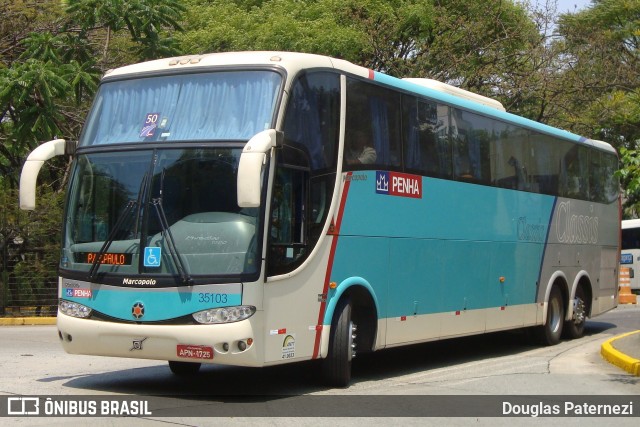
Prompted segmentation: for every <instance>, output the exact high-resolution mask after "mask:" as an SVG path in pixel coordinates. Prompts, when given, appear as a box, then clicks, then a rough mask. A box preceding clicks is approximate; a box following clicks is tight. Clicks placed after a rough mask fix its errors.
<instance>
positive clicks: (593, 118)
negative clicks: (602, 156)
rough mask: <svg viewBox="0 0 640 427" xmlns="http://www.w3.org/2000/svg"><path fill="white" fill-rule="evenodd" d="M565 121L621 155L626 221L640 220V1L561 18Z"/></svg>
mask: <svg viewBox="0 0 640 427" xmlns="http://www.w3.org/2000/svg"><path fill="white" fill-rule="evenodd" d="M558 31H559V33H560V34H561V35H562V36H563V39H564V43H565V46H566V51H567V54H566V57H565V64H566V66H565V69H564V70H562V73H561V76H560V78H561V82H562V85H563V87H564V89H565V93H566V98H565V115H564V121H565V122H566V123H570V127H571V128H572V129H573V130H575V131H577V132H579V133H582V134H584V135H586V136H589V137H592V138H596V139H603V140H606V141H607V142H610V143H612V144H613V145H614V146H615V147H617V148H618V149H619V150H620V153H621V170H620V171H619V173H618V175H619V177H620V178H621V180H622V185H623V189H624V196H625V204H624V213H625V216H626V217H631V216H633V217H637V216H638V215H640V168H639V165H640V150H639V148H640V147H638V143H639V141H640V67H639V66H640V56H639V51H638V48H639V47H640V46H639V43H640V0H596V1H594V2H593V5H592V6H591V7H590V8H588V9H585V10H583V11H580V12H579V13H576V14H567V15H562V16H561V19H560V23H559V30H558Z"/></svg>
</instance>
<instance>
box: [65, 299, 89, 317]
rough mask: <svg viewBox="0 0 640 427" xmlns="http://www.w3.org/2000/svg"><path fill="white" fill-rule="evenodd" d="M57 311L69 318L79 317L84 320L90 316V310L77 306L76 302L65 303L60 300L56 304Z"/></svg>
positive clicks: (84, 306)
mask: <svg viewBox="0 0 640 427" xmlns="http://www.w3.org/2000/svg"><path fill="white" fill-rule="evenodd" d="M58 309H59V310H60V312H61V313H63V314H66V315H67V316H71V317H79V318H81V319H84V318H86V317H89V315H91V309H90V308H89V307H87V306H86V305H82V304H78V303H77V302H72V301H67V300H63V299H61V300H60V302H59V303H58Z"/></svg>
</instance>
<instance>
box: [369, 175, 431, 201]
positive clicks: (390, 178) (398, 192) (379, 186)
mask: <svg viewBox="0 0 640 427" xmlns="http://www.w3.org/2000/svg"><path fill="white" fill-rule="evenodd" d="M376 193H378V194H387V195H390V196H400V197H410V198H413V199H421V198H422V177H421V176H418V175H410V174H406V173H400V172H387V171H376Z"/></svg>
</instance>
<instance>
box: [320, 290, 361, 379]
mask: <svg viewBox="0 0 640 427" xmlns="http://www.w3.org/2000/svg"><path fill="white" fill-rule="evenodd" d="M354 331H355V328H354V325H353V322H352V320H351V300H350V299H349V298H342V299H341V300H340V301H339V302H338V305H336V311H335V313H334V315H333V320H332V322H331V336H330V337H329V352H328V354H327V357H326V358H325V359H324V360H323V363H322V373H323V377H324V380H325V382H326V383H327V384H328V385H330V386H333V387H346V386H348V385H349V382H350V381H351V359H352V358H353V344H354V340H353V336H354Z"/></svg>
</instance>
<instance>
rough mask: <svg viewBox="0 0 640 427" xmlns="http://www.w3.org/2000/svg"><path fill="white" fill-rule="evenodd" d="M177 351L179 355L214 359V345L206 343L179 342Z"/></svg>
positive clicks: (189, 357)
mask: <svg viewBox="0 0 640 427" xmlns="http://www.w3.org/2000/svg"><path fill="white" fill-rule="evenodd" d="M176 352H177V355H178V357H186V358H188V359H213V347H209V346H206V345H184V344H178V346H177V348H176Z"/></svg>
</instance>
